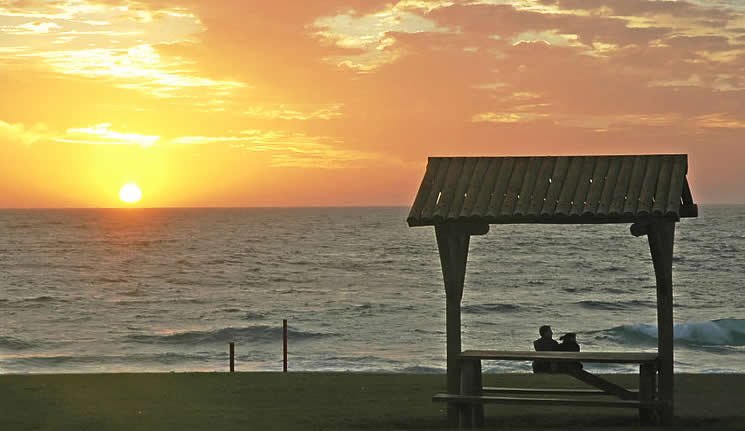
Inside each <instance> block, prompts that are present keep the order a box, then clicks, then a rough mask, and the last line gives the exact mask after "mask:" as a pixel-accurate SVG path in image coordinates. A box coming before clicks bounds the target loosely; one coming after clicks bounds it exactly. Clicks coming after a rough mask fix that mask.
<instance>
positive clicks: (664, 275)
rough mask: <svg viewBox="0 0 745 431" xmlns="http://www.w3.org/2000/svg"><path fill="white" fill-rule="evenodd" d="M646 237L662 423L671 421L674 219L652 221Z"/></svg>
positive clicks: (669, 423)
mask: <svg viewBox="0 0 745 431" xmlns="http://www.w3.org/2000/svg"><path fill="white" fill-rule="evenodd" d="M647 239H648V240H649V249H650V252H651V253H652V263H653V265H654V273H655V278H656V281H657V343H658V344H657V351H658V354H659V359H658V360H659V397H660V400H661V401H662V409H661V415H660V419H661V421H662V424H663V425H671V424H672V421H673V412H674V410H673V380H674V374H673V245H674V241H675V223H674V222H672V221H668V222H660V223H653V224H650V225H649V226H648V232H647Z"/></svg>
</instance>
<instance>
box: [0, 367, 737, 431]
mask: <svg viewBox="0 0 745 431" xmlns="http://www.w3.org/2000/svg"><path fill="white" fill-rule="evenodd" d="M605 376H607V378H609V379H610V380H612V381H614V382H616V383H618V384H622V385H624V386H627V387H636V385H637V384H638V382H637V379H638V376H636V375H632V374H605ZM484 381H485V384H488V385H490V386H515V387H520V386H534V387H568V388H571V387H584V386H583V384H582V383H580V382H578V381H576V380H574V379H572V378H570V377H569V376H563V375H535V374H523V373H508V374H485V375H484ZM0 387H2V388H3V391H0V405H2V406H3V414H2V415H0V429H7V430H17V429H54V430H81V429H96V430H152V429H157V430H168V429H178V430H202V429H217V430H239V429H240V430H244V429H260V430H264V429H267V430H269V429H271V430H304V429H338V430H363V429H364V430H370V429H398V430H422V429H447V426H446V425H447V421H446V417H445V406H444V405H442V404H440V403H433V402H432V401H431V398H432V395H434V394H435V393H437V392H442V391H443V390H444V388H445V374H412V373H349V372H288V373H282V372H236V373H228V372H185V373H177V372H168V373H156V372H153V373H96V374H90V373H89V374H23V375H20V374H13V375H7V374H3V375H0ZM742 387H745V374H676V379H675V403H676V410H675V411H676V426H675V428H674V429H707V430H709V429H721V430H724V429H727V430H730V429H745V411H744V410H743V409H742V405H744V404H745V392H743V391H742V389H741V388H742ZM619 410H620V409H607V408H572V409H566V408H561V407H541V408H540V409H539V410H536V409H535V407H531V406H522V405H520V406H509V407H506V406H491V405H490V406H487V408H486V425H487V429H489V428H496V427H498V426H499V425H500V424H501V425H503V427H505V426H506V427H507V428H508V429H546V428H552V429H556V428H557V427H558V428H560V429H566V428H576V429H586V430H601V429H602V430H608V429H611V430H612V429H619V430H620V429H628V428H631V427H638V426H639V419H638V414H637V412H636V411H627V410H625V409H624V410H623V411H619ZM644 429H648V428H644Z"/></svg>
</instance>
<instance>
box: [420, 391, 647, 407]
mask: <svg viewBox="0 0 745 431" xmlns="http://www.w3.org/2000/svg"><path fill="white" fill-rule="evenodd" d="M432 401H440V402H450V403H455V404H470V405H482V404H485V403H489V404H538V405H552V406H581V407H621V408H634V409H638V408H654V407H656V406H657V405H658V403H657V402H656V401H637V400H590V399H587V398H533V397H498V396H493V395H459V394H435V395H434V396H433V397H432Z"/></svg>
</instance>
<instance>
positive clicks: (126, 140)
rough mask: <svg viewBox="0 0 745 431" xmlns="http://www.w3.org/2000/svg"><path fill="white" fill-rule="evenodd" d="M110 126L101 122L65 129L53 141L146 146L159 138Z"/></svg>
mask: <svg viewBox="0 0 745 431" xmlns="http://www.w3.org/2000/svg"><path fill="white" fill-rule="evenodd" d="M110 127H111V124H110V123H103V124H97V125H95V126H91V127H81V128H72V129H67V133H65V135H64V136H61V137H57V138H55V139H54V141H56V142H67V143H75V144H86V145H140V146H142V147H143V148H147V147H150V146H152V145H154V144H155V143H156V142H158V139H160V137H158V136H152V135H143V134H139V133H123V132H117V131H115V130H111V129H109V128H110Z"/></svg>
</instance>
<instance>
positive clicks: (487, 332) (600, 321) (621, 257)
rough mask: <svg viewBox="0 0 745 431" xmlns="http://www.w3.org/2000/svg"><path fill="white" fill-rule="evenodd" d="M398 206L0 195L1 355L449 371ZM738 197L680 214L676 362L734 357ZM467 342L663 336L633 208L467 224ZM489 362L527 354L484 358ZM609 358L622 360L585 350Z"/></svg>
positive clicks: (741, 306) (430, 267)
mask: <svg viewBox="0 0 745 431" xmlns="http://www.w3.org/2000/svg"><path fill="white" fill-rule="evenodd" d="M407 212H408V209H407V208H287V209H269V208H266V209H264V208H253V209H80V210H77V209H75V210H2V211H0V373H3V374H12V373H89V372H168V371H175V372H184V371H226V370H227V368H228V343H230V342H234V343H235V352H236V369H237V370H238V371H278V370H281V369H282V320H283V319H287V320H288V326H289V331H288V368H289V370H290V371H360V372H361V371H364V372H444V370H445V366H446V365H445V292H444V287H443V281H442V273H441V270H440V263H439V257H438V253H437V245H436V242H435V237H434V229H433V228H432V227H419V228H409V227H408V226H407V225H406V222H405V218H406V215H407ZM744 227H745V206H741V205H740V206H709V205H705V206H701V207H700V216H699V218H697V219H683V220H682V221H681V222H680V223H678V225H677V231H676V242H675V260H674V262H673V266H674V268H673V271H674V274H673V282H674V297H675V311H674V313H675V343H676V345H675V369H676V372H686V373H688V372H691V373H719V372H722V373H735V372H738V373H743V372H745V295H743V287H745V259H743V251H744V250H745V232H744V231H743V228H744ZM462 321H463V347H464V349H467V348H481V349H501V350H528V349H532V341H533V340H534V339H536V338H538V327H539V326H540V325H543V324H550V325H551V326H552V328H553V330H554V333H555V335H556V336H558V335H560V334H561V333H563V332H576V333H577V334H578V335H577V340H578V342H579V343H580V345H581V346H582V350H583V351H654V350H655V349H656V342H657V340H656V326H655V325H656V305H655V279H654V271H653V268H652V261H651V257H650V254H649V247H648V243H647V239H646V237H640V238H636V237H633V236H632V235H631V234H630V233H629V226H628V225H625V224H624V225H493V226H492V227H491V231H490V232H489V233H488V234H487V235H485V236H477V237H472V239H471V248H470V255H469V262H468V270H467V274H466V286H465V290H464V295H463V304H462ZM484 365H485V369H486V371H487V372H489V371H491V372H502V371H510V372H529V370H530V364H529V363H514V362H496V361H493V362H486V363H485V364H484ZM588 367H589V368H595V369H602V370H604V371H607V372H624V371H630V370H632V368H628V367H625V366H621V365H619V366H603V365H598V366H595V365H592V364H590V365H589V366H588Z"/></svg>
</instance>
